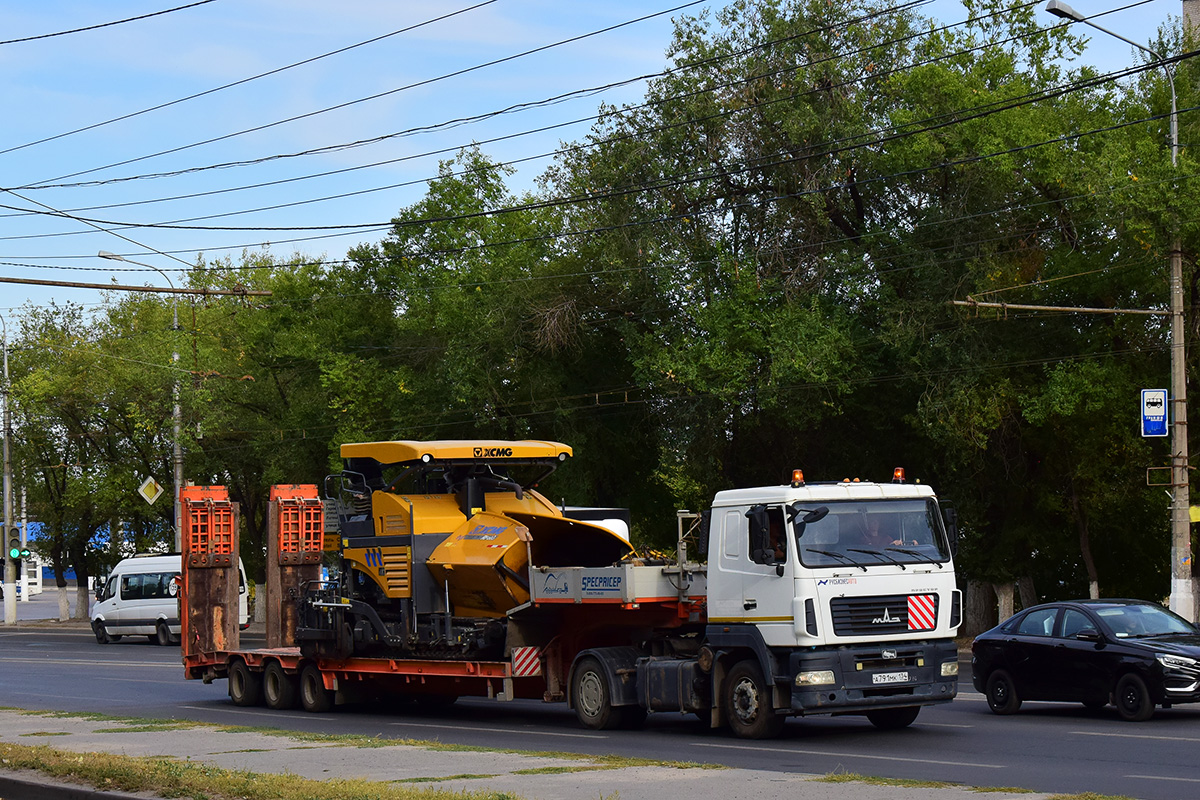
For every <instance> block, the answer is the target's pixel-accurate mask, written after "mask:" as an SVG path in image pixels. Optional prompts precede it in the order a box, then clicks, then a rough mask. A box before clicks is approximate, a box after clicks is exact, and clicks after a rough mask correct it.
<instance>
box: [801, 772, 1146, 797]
mask: <svg viewBox="0 0 1200 800" xmlns="http://www.w3.org/2000/svg"><path fill="white" fill-rule="evenodd" d="M813 780H817V781H821V782H822V783H866V784H869V785H871V786H898V787H902V788H907V789H966V790H967V791H971V792H979V793H981V794H985V793H988V792H1006V793H1008V794H1033V789H1021V788H1018V787H1015V786H963V785H962V784H961V783H951V782H949V781H924V780H917V779H915V778H881V777H879V776H878V775H860V774H858V773H857V772H830V773H829V774H828V775H822V776H821V777H819V778H814V779H813ZM1050 800H1054V799H1053V798H1051V799H1050ZM1058 800H1130V799H1129V798H1110V797H1100V796H1099V795H1096V796H1094V797H1087V796H1085V795H1071V796H1070V797H1060V798H1058Z"/></svg>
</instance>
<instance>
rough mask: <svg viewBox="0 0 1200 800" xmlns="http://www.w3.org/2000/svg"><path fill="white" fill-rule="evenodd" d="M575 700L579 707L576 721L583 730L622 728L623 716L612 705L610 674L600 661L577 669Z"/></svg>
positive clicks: (589, 661)
mask: <svg viewBox="0 0 1200 800" xmlns="http://www.w3.org/2000/svg"><path fill="white" fill-rule="evenodd" d="M571 699H572V701H573V702H574V704H575V717H576V718H577V719H578V720H579V723H580V724H581V725H583V727H585V728H591V729H592V730H594V731H607V730H612V729H613V728H616V727H619V726H620V723H621V713H620V710H619V709H617V708H615V707H614V706H613V704H612V688H611V687H610V686H609V683H608V674H607V673H605V671H604V667H602V666H601V665H600V662H599V661H597V660H596V659H594V658H590V657H589V658H585V659H583V660H582V661H580V662H579V665H578V666H577V667H576V668H575V675H574V677H573V678H572V680H571Z"/></svg>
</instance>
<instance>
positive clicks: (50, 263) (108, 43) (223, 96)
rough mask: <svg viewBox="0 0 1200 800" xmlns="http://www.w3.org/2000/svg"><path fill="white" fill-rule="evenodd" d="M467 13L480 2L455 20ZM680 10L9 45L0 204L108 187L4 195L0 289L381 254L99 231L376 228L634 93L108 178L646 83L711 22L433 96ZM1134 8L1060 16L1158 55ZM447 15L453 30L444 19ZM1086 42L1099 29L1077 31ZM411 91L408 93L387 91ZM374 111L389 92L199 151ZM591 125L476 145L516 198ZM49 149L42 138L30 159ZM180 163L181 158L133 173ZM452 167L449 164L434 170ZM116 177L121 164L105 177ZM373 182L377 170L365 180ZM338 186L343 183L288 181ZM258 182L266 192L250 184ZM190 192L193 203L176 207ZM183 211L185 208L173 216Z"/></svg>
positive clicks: (31, 15) (355, 17)
mask: <svg viewBox="0 0 1200 800" xmlns="http://www.w3.org/2000/svg"><path fill="white" fill-rule="evenodd" d="M190 1H191V0H125V1H123V2H105V3H97V2H84V1H83V0H74V1H71V0H65V1H63V2H27V0H7V2H5V3H4V4H3V6H0V40H5V41H7V40H17V39H24V38H26V37H35V36H40V35H43V34H49V33H55V32H59V31H65V30H71V29H76V28H83V27H87V26H92V25H100V24H102V23H106V22H112V21H115V20H120V19H125V18H129V17H135V16H139V15H143V14H152V13H153V12H157V11H162V10H164V9H168V8H172V7H175V6H182V5H185V4H187V3H188V2H190ZM478 3H484V4H483V5H480V6H479V7H476V8H473V9H472V10H466V11H463V10H464V9H468V8H470V7H472V6H474V5H477V4H478ZM685 3H686V0H674V1H673V2H672V0H664V1H663V2H655V3H649V2H646V0H641V2H637V1H635V0H609V1H608V2H605V3H593V2H562V0H493V2H490V3H487V2H484V0H406V2H394V0H349V2H344V3H329V2H317V1H316V0H213V2H209V3H206V4H202V5H197V6H195V7H192V8H187V9H183V10H179V11H175V12H173V13H170V14H164V15H159V16H154V17H150V18H147V19H143V20H140V21H136V22H130V23H126V24H122V25H115V26H110V27H104V28H99V29H96V30H90V31H84V32H80V33H74V34H70V35H64V36H55V37H49V38H41V39H35V40H32V41H16V42H12V43H6V44H3V45H0V96H2V97H3V98H4V100H5V109H4V112H5V113H4V124H3V125H2V126H0V176H2V177H0V186H3V187H5V188H15V187H34V186H38V185H41V184H58V183H63V184H80V183H81V182H96V181H100V182H103V183H99V184H98V185H74V186H65V187H61V188H46V187H42V188H27V189H17V194H19V195H20V197H17V196H14V195H13V194H11V193H7V192H4V193H0V205H3V206H5V207H4V208H0V276H4V277H19V278H36V279H41V280H54V281H78V282H88V283H108V282H112V281H114V279H115V281H116V282H118V283H127V284H146V283H150V284H155V285H165V281H164V280H163V279H162V277H161V276H160V275H159V274H158V273H156V272H153V271H147V270H144V269H142V268H139V267H133V269H134V270H135V271H133V272H128V271H124V270H122V267H124V268H126V269H128V268H130V267H132V265H122V264H119V263H116V262H112V261H107V260H102V259H99V258H97V257H96V253H97V252H98V251H100V250H106V251H112V252H116V253H121V254H124V255H126V256H128V257H130V258H133V259H136V260H138V261H142V262H145V263H147V264H150V265H153V266H154V267H157V268H158V269H160V270H163V271H165V272H167V273H168V274H170V275H171V276H172V280H175V281H176V282H178V279H179V274H180V270H181V269H183V264H182V263H181V262H180V261H176V260H174V259H173V258H172V256H174V257H175V258H178V259H180V260H181V261H182V262H187V263H194V261H195V258H196V254H197V252H202V253H203V254H204V255H205V256H206V257H208V258H216V257H223V256H231V257H233V258H234V260H235V261H236V260H237V259H238V258H239V257H240V255H241V253H242V252H243V250H251V251H253V250H256V249H259V248H263V247H269V249H270V250H271V252H272V253H274V254H275V255H277V256H280V257H286V256H289V255H291V254H292V253H294V252H301V253H304V254H306V255H310V256H321V255H327V256H328V257H330V258H340V257H342V256H344V255H345V252H346V250H347V249H348V248H349V247H351V246H353V245H354V244H356V243H359V242H371V241H377V240H378V239H379V238H380V237H381V236H382V235H383V231H381V230H358V231H355V232H352V233H350V234H344V233H343V234H341V235H337V236H331V237H329V238H322V239H308V240H305V241H297V242H289V241H287V240H291V239H295V238H299V237H308V236H312V235H314V234H313V232H305V231H299V232H282V231H264V230H246V231H211V230H194V231H179V230H164V229H154V228H135V229H129V230H119V225H113V224H111V223H124V222H133V223H165V222H173V221H176V220H192V219H195V218H199V217H207V216H210V215H224V214H229V213H230V212H239V211H249V210H251V209H262V208H265V207H270V206H281V205H284V204H289V205H287V207H281V208H273V209H270V210H262V211H254V212H251V213H240V214H236V215H234V216H223V217H221V218H220V219H210V220H201V219H196V220H195V221H194V222H185V223H180V224H189V225H190V224H194V225H225V224H227V225H237V226H246V227H254V226H271V227H284V226H305V225H358V224H362V223H380V224H381V225H386V223H387V221H388V220H389V219H390V218H391V217H392V216H394V215H395V213H396V212H397V211H398V210H399V209H400V208H402V207H404V206H406V205H409V204H411V203H413V202H415V201H417V200H418V199H420V197H421V196H422V194H423V192H424V184H423V183H422V180H423V179H427V178H429V177H430V176H432V175H434V174H435V173H436V170H437V162H438V160H439V159H445V158H448V157H450V155H451V154H452V150H453V149H454V148H457V147H460V146H462V145H464V144H468V143H470V142H472V141H476V142H485V141H487V140H490V139H494V138H497V137H507V136H512V135H513V134H517V133H522V132H525V131H528V130H530V129H533V128H537V127H541V126H558V125H562V123H567V122H570V121H571V120H580V119H586V118H588V117H590V116H591V115H592V114H594V113H595V111H596V109H597V106H598V104H599V103H601V102H604V103H610V104H622V103H629V102H636V101H637V100H638V99H639V98H640V97H641V94H642V91H643V88H644V87H643V85H642V84H639V83H633V84H630V85H626V86H624V87H621V88H616V89H611V90H608V91H605V92H603V93H601V94H597V95H594V96H585V97H580V98H575V99H571V100H568V101H564V102H561V103H558V104H555V105H552V106H549V107H545V108H540V109H535V110H529V111H523V112H521V113H513V114H506V115H501V116H497V117H495V118H493V119H490V120H487V121H485V122H478V123H473V124H469V125H460V126H455V127H448V128H447V127H442V128H439V129H437V130H433V131H429V132H422V133H414V134H411V135H407V136H402V137H395V138H390V139H387V140H385V141H382V142H378V143H373V144H366V145H362V146H359V147H354V148H350V149H340V150H334V151H330V152H323V153H320V154H316V155H309V156H304V157H300V158H286V159H277V160H273V161H269V162H266V163H261V164H255V165H251V166H239V167H228V168H223V169H209V170H203V171H198V172H192V173H188V174H184V175H169V176H163V177H157V178H140V179H137V180H125V181H118V182H111V181H112V179H120V178H127V177H129V176H144V175H150V174H157V173H170V172H175V171H179V170H188V169H193V168H196V167H205V166H210V165H214V164H225V163H230V162H239V161H246V160H255V159H261V158H263V157H264V156H269V155H274V154H285V153H297V152H300V151H306V150H311V149H314V148H326V147H329V146H330V145H334V144H341V143H348V142H354V141H358V140H364V139H370V138H372V137H380V136H385V135H388V134H395V133H397V132H402V131H410V130H412V129H414V128H420V127H423V126H437V125H440V124H442V123H445V122H446V121H448V120H454V119H459V118H463V117H469V116H472V115H477V114H481V113H486V112H490V111H496V110H499V109H503V108H507V107H509V106H512V105H515V104H520V103H529V102H536V101H541V100H545V99H547V98H552V97H555V96H558V95H561V94H563V93H565V92H572V91H575V90H579V89H582V88H587V87H597V86H604V85H607V84H610V83H614V82H619V81H626V80H628V79H630V78H633V77H636V76H639V75H644V74H649V73H655V72H658V71H659V70H661V69H662V68H663V67H664V64H665V60H664V56H663V53H664V51H665V50H666V48H667V46H668V44H669V42H670V34H671V29H672V26H671V22H670V20H671V17H673V16H677V15H679V14H684V13H686V14H694V13H696V12H697V11H699V10H700V9H701V8H703V7H704V6H705V4H698V5H691V6H690V7H688V8H686V9H684V10H677V11H675V12H673V13H668V14H662V15H659V16H655V17H653V18H651V19H647V20H644V21H641V22H636V23H633V24H628V25H623V26H622V27H619V28H617V29H615V30H612V31H608V32H605V33H602V34H598V35H595V36H590V37H586V38H582V39H579V40H577V41H574V42H570V43H567V44H562V45H559V46H554V47H548V48H547V49H545V50H543V51H542V52H539V53H536V54H533V55H528V56H524V57H521V58H518V59H514V60H511V61H508V62H506V63H503V64H497V65H494V66H488V67H486V68H481V69H474V70H470V71H467V72H465V73H463V74H460V75H457V76H454V77H449V78H445V79H442V80H436V81H434V80H431V79H435V78H439V77H440V76H445V75H449V74H450V73H454V72H456V71H460V70H469V68H472V67H475V66H477V65H480V64H484V63H486V62H489V61H493V60H497V59H506V58H509V57H511V56H514V55H515V54H519V53H522V52H524V51H527V50H533V49H535V48H543V47H547V46H548V45H554V44H555V43H557V42H562V41H565V40H568V39H571V38H573V37H580V36H584V35H585V34H588V33H591V32H593V31H598V30H600V29H602V28H606V27H609V26H617V25H621V24H622V23H626V22H629V21H631V20H635V19H637V18H639V17H643V16H646V15H653V14H656V13H658V12H663V11H667V10H668V9H671V8H674V7H678V6H682V5H684V4H685ZM1127 3H1128V0H1072V3H1071V4H1072V5H1073V6H1074V7H1075V8H1076V9H1077V10H1078V11H1080V12H1081V13H1084V14H1087V15H1094V14H1100V13H1102V12H1105V11H1109V10H1111V9H1120V8H1123V7H1124V8H1125V10H1120V11H1117V12H1115V13H1112V14H1109V15H1107V16H1104V17H1100V18H1098V21H1100V23H1101V24H1102V25H1104V26H1105V27H1108V28H1110V29H1113V30H1116V31H1119V32H1120V33H1122V34H1123V35H1125V36H1127V37H1129V38H1132V39H1134V40H1136V41H1140V42H1146V41H1149V40H1150V39H1151V38H1152V37H1153V36H1154V33H1155V31H1156V30H1157V28H1158V27H1159V26H1160V25H1162V24H1163V23H1164V22H1165V21H1166V19H1167V17H1168V15H1173V16H1174V15H1178V14H1180V9H1181V4H1180V0H1150V1H1149V2H1145V3H1142V4H1140V5H1137V6H1135V7H1127ZM457 11H462V13H458V14H455V13H454V12H457ZM922 11H923V13H925V14H927V15H929V16H931V17H934V18H936V19H938V20H940V21H941V22H943V23H953V22H959V21H961V20H963V19H965V17H966V16H967V14H966V11H965V9H964V7H963V6H962V4H961V2H959V0H933V2H930V3H929V4H928V5H926V6H924V7H923V8H922ZM444 15H450V16H448V17H447V18H445V19H442V20H440V21H437V22H430V23H429V24H426V25H420V26H419V27H416V28H414V29H412V30H408V31H405V32H400V33H396V35H394V36H389V37H387V38H385V39H382V40H380V41H377V42H374V43H372V44H367V45H364V46H361V47H357V48H355V49H353V50H350V51H348V52H344V53H342V54H339V55H335V56H331V57H328V58H323V59H320V60H316V61H313V62H312V63H308V64H305V65H303V66H298V67H295V68H292V69H288V70H285V71H282V72H279V73H277V74H273V75H270V76H268V77H263V78H259V79H257V80H253V81H250V82H247V83H244V84H242V85H239V86H236V87H233V88H230V89H226V90H223V91H220V92H215V93H212V94H209V95H206V96H203V97H199V98H197V99H193V100H189V101H186V102H182V103H177V104H174V105H170V106H168V107H166V108H162V109H160V110H157V111H153V112H149V113H145V114H140V115H136V116H133V117H129V118H127V119H123V120H120V121H116V122H112V123H111V124H103V125H99V126H98V127H93V128H91V129H90V130H86V131H83V132H80V133H74V134H72V135H66V136H63V134H67V133H70V132H71V131H75V130H76V129H80V128H86V127H90V126H94V125H97V123H104V122H106V121H108V120H113V119H116V118H119V117H123V116H125V115H130V114H135V112H139V111H142V110H143V109H148V108H151V107H154V106H157V105H160V104H164V103H170V102H171V101H174V100H177V99H179V98H183V97H186V96H188V95H192V94H198V93H203V92H208V91H209V90H212V89H214V88H216V87H219V86H222V85H224V84H228V83H232V82H235V81H242V80H244V79H246V78H249V77H251V76H255V75H258V74H261V73H265V72H268V71H271V70H276V69H279V68H280V67H284V66H287V65H289V64H293V63H295V62H299V61H302V60H305V59H310V58H313V57H314V56H318V55H321V54H324V53H327V52H330V51H333V50H336V49H338V48H343V47H348V46H350V45H354V44H357V43H360V42H364V41H366V40H368V39H371V38H372V37H378V36H382V35H384V34H388V33H391V32H393V31H401V29H404V28H406V27H409V26H416V25H419V23H422V22H425V21H428V20H433V19H435V18H437V17H441V16H444ZM1039 18H1044V24H1051V23H1052V22H1054V21H1055V20H1054V19H1053V18H1052V17H1049V15H1046V14H1045V13H1044V12H1039ZM1079 31H1080V32H1081V33H1089V32H1091V31H1090V29H1086V28H1083V27H1082V26H1079ZM1091 33H1092V34H1094V35H1093V36H1092V45H1091V47H1090V48H1089V50H1088V52H1087V53H1086V54H1085V56H1084V61H1085V62H1087V63H1091V64H1093V65H1095V66H1097V67H1098V68H1100V69H1101V70H1112V69H1118V68H1120V67H1122V66H1125V65H1128V64H1130V63H1131V62H1132V61H1133V60H1134V58H1135V57H1134V55H1133V54H1132V50H1131V49H1130V48H1129V47H1128V46H1126V45H1124V44H1122V43H1121V42H1118V41H1116V40H1113V39H1109V38H1108V37H1105V36H1104V35H1103V34H1100V33H1099V32H1091ZM410 85H411V86H412V88H406V89H404V90H403V91H395V90H396V89H398V88H400V87H408V86H410ZM385 93H386V94H385ZM375 94H384V96H382V97H379V98H377V99H374V100H371V101H368V102H360V103H353V104H351V105H347V106H346V107H344V108H340V109H337V110H332V111H328V112H326V113H320V114H315V115H311V116H305V117H304V118H302V119H297V120H295V121H293V122H289V123H287V124H281V125H272V126H270V127H266V128H264V129H262V130H258V131H256V132H252V133H245V134H242V135H238V136H233V137H230V138H225V139H222V140H221V141H216V142H212V143H208V144H204V145H198V146H190V145H193V144H195V143H198V142H203V141H205V140H208V139H213V138H218V137H226V136H228V135H229V134H231V133H235V132H240V131H244V130H248V129H252V128H257V127H260V126H267V125H271V123H274V122H277V121H279V120H284V119H288V118H292V117H297V116H301V115H310V114H312V112H314V111H317V110H319V109H325V108H330V107H333V106H337V105H339V104H346V103H350V101H355V100H358V99H360V98H365V97H368V96H371V95H375ZM589 124H590V123H589V122H581V123H578V124H575V125H566V126H563V127H557V128H555V129H553V130H550V131H546V132H543V133H540V134H536V135H524V136H519V137H515V138H511V139H508V140H506V141H500V142H494V143H487V144H483V145H482V146H483V149H484V151H485V152H486V153H487V154H488V155H489V156H490V157H492V158H494V159H498V160H504V161H508V160H512V159H529V160H528V161H526V162H525V163H523V164H522V165H521V166H520V167H519V171H518V174H517V176H516V177H514V178H513V180H512V181H511V183H510V185H511V186H512V187H514V188H518V189H519V188H523V187H529V186H531V185H532V181H533V179H534V177H536V175H537V174H538V173H540V172H541V171H542V170H544V169H545V168H546V166H547V165H548V164H549V163H550V161H549V159H548V158H538V157H537V156H540V155H542V154H547V153H550V152H551V151H553V150H554V149H555V148H556V147H557V146H559V143H560V142H562V141H572V140H576V139H579V138H581V137H582V136H583V135H584V134H585V133H586V131H587V129H588V127H589ZM54 137H57V138H54ZM42 139H50V140H49V141H44V142H41V143H37V144H34V143H35V142H39V140H42ZM177 148H183V149H179V150H178V152H174V153H170V154H165V155H158V156H155V157H153V158H143V157H145V156H147V155H150V154H155V153H159V152H161V151H167V150H175V149H177ZM447 149H449V150H450V151H451V152H442V153H440V154H434V153H435V151H439V150H447ZM133 159H142V160H134V161H131V160H133ZM126 161H131V163H126V164H122V165H120V166H112V165H117V164H119V163H120V162H126ZM379 162H391V163H386V164H380V163H379ZM368 164H378V166H371V167H369V168H362V167H363V165H368ZM356 167H358V169H350V168H356ZM347 169H350V171H344V172H341V173H340V174H335V175H327V176H324V177H313V178H308V179H305V180H292V179H295V178H297V177H300V176H311V175H316V174H318V173H327V172H334V171H338V170H347ZM279 181H289V182H287V183H278V182H279ZM266 183H273V184H274V185H270V186H260V187H258V188H242V187H249V186H251V185H255V184H266ZM404 184H407V185H404ZM231 189H236V191H230V190H231ZM351 193H353V194H351ZM185 195H191V196H190V197H182V196H185ZM195 195H200V196H195ZM336 195H350V196H342V197H335V196H336ZM176 197H181V198H182V199H167V198H176ZM320 198H330V199H324V200H320ZM147 201H154V202H147ZM308 201H315V202H308ZM39 203H40V204H44V206H39V205H38V204H39ZM297 203H299V204H297ZM44 207H50V208H52V209H57V210H70V211H71V212H72V213H73V214H74V215H76V216H79V217H88V218H91V219H94V220H97V221H98V222H97V223H96V224H97V225H99V226H100V227H107V228H118V233H119V234H120V235H123V236H127V237H129V239H132V240H133V242H130V241H126V240H123V239H122V238H120V236H118V235H116V234H114V233H106V232H101V231H98V230H96V229H95V228H92V227H89V226H88V225H86V224H84V223H81V222H78V221H76V220H73V219H63V218H48V217H45V216H38V215H32V214H29V213H28V210H29V209H38V208H44ZM100 297H101V295H100V293H99V292H97V291H95V290H88V289H65V288H43V287H34V286H24V285H18V284H5V283H0V315H3V316H4V318H5V319H6V321H7V322H8V324H9V325H12V324H13V322H14V320H15V318H16V317H17V316H19V314H20V307H21V306H23V305H24V304H25V303H27V302H32V303H35V304H39V305H42V304H46V303H48V302H50V301H51V300H54V301H57V302H59V303H63V302H73V303H81V304H84V305H85V306H89V305H93V304H96V303H97V302H99V300H100Z"/></svg>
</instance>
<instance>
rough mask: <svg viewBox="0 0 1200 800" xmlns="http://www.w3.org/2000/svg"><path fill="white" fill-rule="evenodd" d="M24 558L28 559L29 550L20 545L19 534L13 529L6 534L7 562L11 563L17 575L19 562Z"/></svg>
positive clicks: (19, 567)
mask: <svg viewBox="0 0 1200 800" xmlns="http://www.w3.org/2000/svg"><path fill="white" fill-rule="evenodd" d="M26 558H29V548H28V547H26V546H25V545H23V544H21V532H20V531H19V530H18V529H16V528H13V529H12V530H10V531H9V532H8V560H9V561H11V562H13V564H14V565H15V566H16V568H17V572H18V573H19V572H20V571H21V561H22V560H23V559H26Z"/></svg>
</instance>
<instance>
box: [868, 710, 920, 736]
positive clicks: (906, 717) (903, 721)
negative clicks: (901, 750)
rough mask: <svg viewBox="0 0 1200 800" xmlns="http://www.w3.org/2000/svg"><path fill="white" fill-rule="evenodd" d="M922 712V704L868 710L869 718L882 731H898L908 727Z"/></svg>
mask: <svg viewBox="0 0 1200 800" xmlns="http://www.w3.org/2000/svg"><path fill="white" fill-rule="evenodd" d="M920 713H921V707H920V706H905V707H904V708H879V709H876V710H874V711H868V712H867V719H869V720H871V724H872V725H874V726H875V727H876V728H879V730H881V731H898V730H900V729H901V728H907V727H908V726H909V725H912V724H913V722H914V721H916V719H917V715H918V714H920Z"/></svg>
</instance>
